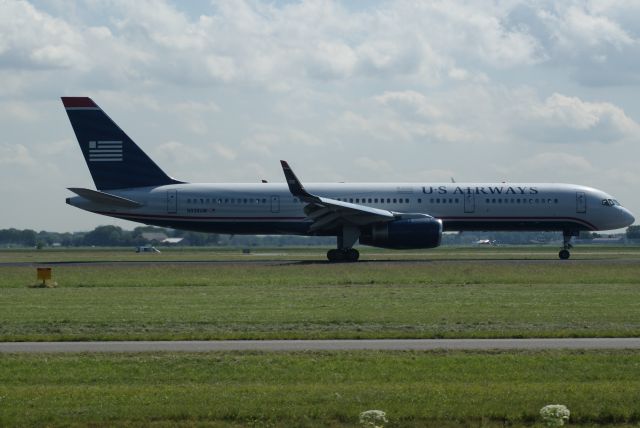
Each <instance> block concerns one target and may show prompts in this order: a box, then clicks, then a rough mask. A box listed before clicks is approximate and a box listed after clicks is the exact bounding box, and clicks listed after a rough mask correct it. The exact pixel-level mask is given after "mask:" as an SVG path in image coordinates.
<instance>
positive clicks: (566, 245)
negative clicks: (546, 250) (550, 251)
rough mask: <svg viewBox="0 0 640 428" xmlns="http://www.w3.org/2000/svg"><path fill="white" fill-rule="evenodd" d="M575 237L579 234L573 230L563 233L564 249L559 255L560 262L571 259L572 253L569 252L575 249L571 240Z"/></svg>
mask: <svg viewBox="0 0 640 428" xmlns="http://www.w3.org/2000/svg"><path fill="white" fill-rule="evenodd" d="M574 236H578V232H574V231H571V230H565V231H563V232H562V249H561V250H560V252H559V253H558V257H560V260H567V259H568V258H569V257H571V253H570V252H569V250H570V249H572V248H573V245H571V238H573V237H574Z"/></svg>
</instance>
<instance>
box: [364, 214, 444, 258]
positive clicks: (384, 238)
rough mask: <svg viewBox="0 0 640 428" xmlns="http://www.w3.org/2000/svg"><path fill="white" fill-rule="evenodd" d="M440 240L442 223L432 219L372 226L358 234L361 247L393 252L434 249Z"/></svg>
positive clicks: (409, 220)
mask: <svg viewBox="0 0 640 428" xmlns="http://www.w3.org/2000/svg"><path fill="white" fill-rule="evenodd" d="M441 240H442V221H441V220H438V219H436V218H433V217H418V218H406V219H399V220H394V221H391V222H388V223H383V224H377V225H373V226H371V227H369V228H366V229H364V230H363V231H362V233H361V234H360V243H361V244H363V245H370V246H372V247H381V248H391V249H394V250H409V249H417V248H434V247H437V246H439V245H440V241H441Z"/></svg>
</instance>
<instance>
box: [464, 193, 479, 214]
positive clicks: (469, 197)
mask: <svg viewBox="0 0 640 428" xmlns="http://www.w3.org/2000/svg"><path fill="white" fill-rule="evenodd" d="M475 211H476V198H475V195H474V194H473V193H465V195H464V212H465V213H473V212H475Z"/></svg>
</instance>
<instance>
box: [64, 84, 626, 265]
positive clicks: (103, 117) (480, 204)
mask: <svg viewBox="0 0 640 428" xmlns="http://www.w3.org/2000/svg"><path fill="white" fill-rule="evenodd" d="M62 103H63V105H64V108H65V110H66V112H67V115H68V116H69V120H70V122H71V125H72V127H73V130H74V132H75V135H76V138H77V140H78V143H79V144H80V149H81V150H82V154H83V156H84V159H85V161H86V163H87V166H88V168H89V171H90V173H91V176H92V178H93V181H94V183H95V187H96V189H97V190H93V189H88V188H79V187H72V188H69V190H70V191H72V192H73V193H75V194H76V196H74V197H70V198H67V199H66V202H67V204H69V205H72V206H74V207H77V208H80V209H83V210H86V211H89V212H92V213H96V214H102V215H106V216H110V217H115V218H119V219H125V220H130V221H134V222H139V223H144V224H148V225H155V226H161V227H168V228H173V229H183V230H191V231H198V232H210V233H222V234H255V235H258V234H260V235H268V234H271V235H273V234H284V235H287V234H288V235H306V236H311V235H314V236H335V237H336V238H337V246H336V248H334V249H331V250H329V251H328V252H327V258H328V259H329V261H331V262H355V261H357V260H358V259H359V252H358V250H356V249H355V248H353V247H354V245H355V244H356V243H357V242H360V244H363V245H368V246H373V247H379V248H389V249H418V248H434V247H437V246H439V245H440V243H441V239H442V233H443V232H445V231H523V230H524V231H561V232H562V236H563V244H562V248H561V249H560V251H559V253H558V256H559V258H560V259H563V260H566V259H568V258H569V257H570V251H569V250H570V249H571V248H572V245H571V239H572V237H574V236H577V235H578V234H579V232H580V231H597V230H612V229H620V228H623V227H626V226H629V225H631V224H633V222H634V221H635V220H634V217H633V215H632V214H631V212H630V211H629V210H627V209H626V208H624V207H623V206H622V205H621V204H620V203H619V202H618V201H617V200H616V199H615V198H613V197H612V196H610V195H608V194H607V193H605V192H603V191H601V190H598V189H594V188H591V187H586V186H580V185H574V184H557V183H506V182H502V183H458V182H455V181H453V180H452V182H451V183H426V184H422V183H360V184H346V183H315V184H307V185H303V184H302V182H301V181H300V180H299V179H298V177H297V176H296V174H295V173H294V172H293V170H292V169H291V167H290V166H289V164H288V163H287V162H286V161H281V167H282V170H283V172H284V176H285V179H286V183H267V182H266V181H264V180H263V181H262V182H261V183H255V184H252V183H249V184H239V183H231V184H229V183H186V182H183V181H179V180H176V179H174V178H172V177H170V176H168V175H167V174H166V173H165V172H164V171H163V170H162V169H160V167H159V166H158V165H156V163H155V162H153V160H151V158H149V156H147V154H145V153H144V152H143V151H142V149H141V148H140V147H139V146H138V145H137V144H136V143H134V142H133V140H131V138H129V137H128V136H127V134H125V132H124V131H122V130H121V129H120V128H119V127H118V125H116V123H115V122H114V121H113V120H111V118H109V116H107V114H106V113H105V112H104V111H103V110H102V109H101V108H100V107H98V105H97V104H96V103H95V102H93V100H92V99H91V98H88V97H62Z"/></svg>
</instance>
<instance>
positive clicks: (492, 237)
mask: <svg viewBox="0 0 640 428" xmlns="http://www.w3.org/2000/svg"><path fill="white" fill-rule="evenodd" d="M146 232H155V233H158V232H160V233H163V234H164V235H166V236H167V237H169V238H183V240H182V241H181V242H180V243H179V245H185V246H265V247H266V246H268V247H279V246H297V245H323V246H324V245H326V246H331V245H334V244H335V238H333V237H303V236H253V235H247V236H242V235H236V236H233V235H218V234H215V233H200V232H187V231H182V230H174V229H165V228H159V227H153V226H140V227H136V228H135V229H133V230H124V229H122V228H121V227H119V226H111V225H109V226H98V227H96V228H95V229H93V230H91V231H88V232H48V231H44V230H43V231H40V232H36V231H35V230H31V229H24V230H19V229H13V228H11V229H0V246H3V247H10V246H19V247H51V246H62V247H92V246H95V247H128V246H140V245H145V244H148V243H150V241H149V240H148V239H145V237H144V236H143V234H144V233H146ZM602 236H603V235H599V234H597V233H591V232H582V233H581V234H580V236H579V238H580V239H587V240H589V239H594V238H599V237H602ZM605 236H606V235H605ZM625 237H626V239H627V241H630V242H636V243H640V225H636V226H629V227H628V228H627V230H626V234H625ZM481 239H485V240H489V241H491V242H495V243H502V244H536V243H539V244H544V243H547V242H553V241H558V240H560V239H562V236H561V234H560V233H559V232H464V233H461V234H447V235H445V236H444V237H443V244H445V245H464V244H472V243H474V242H476V241H477V240H481ZM151 242H153V241H151ZM156 243H157V242H156Z"/></svg>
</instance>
